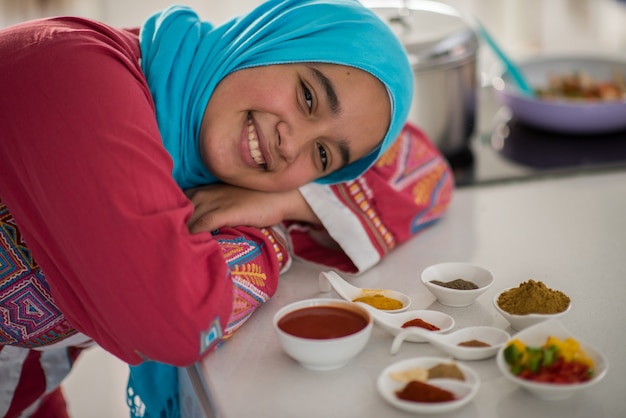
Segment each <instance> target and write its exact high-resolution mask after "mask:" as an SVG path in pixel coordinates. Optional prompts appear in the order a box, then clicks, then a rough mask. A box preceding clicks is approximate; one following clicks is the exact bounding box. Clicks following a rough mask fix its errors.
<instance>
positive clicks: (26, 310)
mask: <svg viewBox="0 0 626 418" xmlns="http://www.w3.org/2000/svg"><path fill="white" fill-rule="evenodd" d="M75 333H76V330H75V329H74V328H73V327H72V326H71V325H70V324H69V323H68V322H67V321H66V319H65V316H64V315H63V314H62V313H61V312H60V311H59V309H58V308H57V307H56V305H55V303H54V300H53V299H52V295H51V293H50V287H49V286H48V283H47V282H46V280H45V276H44V274H43V272H42V271H41V269H40V268H39V266H38V265H37V262H36V261H35V260H34V259H33V257H32V255H31V253H30V251H29V250H28V247H27V246H26V243H25V242H24V240H23V238H22V235H21V234H20V231H19V228H18V227H17V225H16V224H15V221H14V220H13V217H12V216H11V214H10V213H9V210H8V208H7V207H6V205H4V203H3V202H2V201H1V200H0V345H15V346H19V347H27V348H36V347H40V346H44V345H48V344H52V343H55V342H57V341H60V340H62V339H64V338H67V337H69V336H70V335H73V334H75Z"/></svg>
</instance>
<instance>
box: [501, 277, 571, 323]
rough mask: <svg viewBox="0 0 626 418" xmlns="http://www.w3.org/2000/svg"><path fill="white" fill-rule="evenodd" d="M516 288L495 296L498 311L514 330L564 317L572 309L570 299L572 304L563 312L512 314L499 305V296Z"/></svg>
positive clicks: (505, 290)
mask: <svg viewBox="0 0 626 418" xmlns="http://www.w3.org/2000/svg"><path fill="white" fill-rule="evenodd" d="M515 288H516V287H509V288H507V289H504V290H502V291H501V292H499V293H498V294H497V295H495V296H494V297H493V305H494V306H495V308H496V310H497V311H498V313H500V315H502V316H503V317H504V319H506V320H507V321H509V324H511V328H513V329H514V330H517V331H521V330H523V329H524V328H528V327H530V326H531V325H535V324H538V323H539V322H543V321H545V320H548V319H559V318H563V317H564V316H565V315H567V313H568V312H569V311H570V309H572V302H571V301H570V304H569V306H568V307H567V309H566V310H564V311H563V312H558V313H554V314H526V315H513V314H510V313H508V312H507V311H505V310H504V309H502V308H501V307H500V305H498V298H499V297H500V295H501V294H502V293H504V292H507V291H509V290H511V289H515Z"/></svg>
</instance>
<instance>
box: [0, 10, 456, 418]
mask: <svg viewBox="0 0 626 418" xmlns="http://www.w3.org/2000/svg"><path fill="white" fill-rule="evenodd" d="M354 39H358V42H353V41H354ZM42 69H45V71H44V70H42ZM411 83H412V73H411V69H410V66H409V64H408V60H407V57H406V54H405V52H404V49H403V47H402V45H401V44H400V43H399V41H398V40H397V39H396V38H395V36H394V35H393V33H392V32H391V30H390V29H389V28H388V26H387V25H386V24H385V23H384V22H382V21H380V20H379V19H378V17H376V16H375V15H374V13H373V12H371V11H370V10H369V9H367V8H365V7H363V6H362V5H361V4H360V3H359V2H358V1H356V0H271V1H268V2H265V3H263V4H262V5H260V6H259V7H258V8H257V9H254V10H253V11H251V12H250V13H249V14H246V15H244V16H240V17H237V18H235V19H232V20H231V21H229V22H226V23H225V24H223V25H221V26H213V25H212V24H210V23H209V22H205V21H201V20H200V19H199V18H198V16H197V14H196V13H194V12H193V11H192V10H190V9H189V8H186V7H172V8H168V9H166V10H164V11H162V12H158V13H156V14H154V15H153V16H152V17H150V18H149V19H148V20H147V21H146V22H145V23H144V24H143V25H142V26H141V28H137V29H133V30H120V29H116V28H113V27H111V26H108V25H106V24H103V23H101V22H97V21H93V20H88V19H83V18H78V17H58V18H50V19H42V20H36V21H31V22H24V23H21V24H18V25H15V26H12V27H8V28H6V29H3V30H1V31H0V91H2V95H0V132H2V135H1V136H0V167H2V173H3V174H2V176H0V256H1V257H3V259H6V260H10V262H9V263H8V264H7V265H8V266H9V267H8V268H7V269H2V270H0V290H1V291H2V292H0V308H2V311H3V312H5V313H6V314H5V315H4V316H3V321H0V337H1V338H0V376H11V378H9V379H0V416H5V417H7V418H11V417H16V416H20V415H22V413H24V414H30V413H31V412H32V411H35V410H37V409H39V411H40V412H41V411H44V410H45V409H47V408H52V406H51V405H56V406H57V409H59V408H60V407H61V406H62V405H63V402H62V395H61V393H60V391H59V390H57V388H58V385H59V384H60V382H61V381H62V380H63V378H64V377H65V375H66V374H67V373H68V372H69V370H70V369H71V367H72V364H73V361H74V360H76V359H79V358H80V353H81V350H82V349H83V348H84V347H86V346H89V345H91V344H98V345H100V346H101V347H102V348H104V349H105V350H107V351H108V352H110V353H111V354H113V355H115V356H116V357H117V358H119V359H121V360H123V361H124V362H126V363H128V364H130V365H133V366H132V367H131V379H130V383H129V388H128V395H129V405H130V407H131V413H133V414H137V415H142V416H144V417H149V416H153V415H152V414H155V415H157V416H170V415H174V416H175V415H176V414H178V413H179V412H180V411H179V410H178V409H179V405H178V394H177V377H176V376H177V371H176V368H175V367H174V366H188V365H190V364H192V363H194V362H197V361H199V360H201V359H202V358H203V356H206V355H207V354H208V353H210V352H211V351H212V350H213V349H215V348H216V347H218V346H219V345H220V343H221V342H223V341H224V340H225V339H226V338H228V337H229V336H230V335H232V334H233V333H234V332H235V331H236V330H237V329H239V327H241V326H242V325H243V324H244V323H245V322H246V320H247V319H248V318H249V317H250V315H252V313H253V311H254V310H255V309H256V308H257V307H259V306H260V305H261V304H263V303H265V302H266V301H267V300H268V299H269V298H270V297H271V296H272V295H274V293H275V292H276V289H277V284H278V277H279V274H280V273H282V272H284V271H286V270H287V269H288V267H289V265H290V263H291V261H292V257H293V254H296V253H297V254H298V255H299V256H301V257H303V258H306V257H307V256H309V258H313V257H311V256H312V255H313V256H315V257H319V256H320V255H322V256H323V257H322V258H324V259H325V260H324V261H325V262H329V260H331V261H332V263H333V264H334V267H336V268H338V269H341V268H343V269H346V270H350V271H352V272H354V271H363V270H365V269H367V268H369V267H371V266H372V265H373V264H375V263H376V262H377V261H378V260H380V258H381V257H383V256H384V255H385V254H386V253H388V252H389V251H391V250H392V249H393V248H394V247H395V246H396V245H398V244H399V243H401V242H403V241H405V240H407V239H409V238H410V237H411V236H412V235H414V234H416V233H417V232H418V231H420V230H421V229H422V228H424V227H425V226H427V225H430V224H431V223H432V222H433V221H434V220H436V219H438V218H439V217H440V216H441V215H442V214H443V212H444V210H445V208H446V207H447V205H448V203H449V201H450V197H451V192H452V186H453V183H452V178H451V176H450V172H449V168H448V166H447V165H446V163H445V161H444V160H443V159H442V158H441V156H440V155H439V154H438V152H437V151H436V149H435V148H434V147H433V146H432V144H430V143H429V142H428V139H427V138H425V137H424V135H423V134H422V133H421V131H419V130H418V129H416V128H413V127H409V126H405V120H406V116H407V112H408V108H409V106H410V103H411V93H410V92H411V91H412V87H411ZM403 128H404V129H403ZM383 153H384V154H383ZM355 179H358V181H354V182H353V181H352V180H355ZM418 186H419V187H418ZM378 196H384V198H381V199H378V198H377V197H378ZM334 212H338V213H334ZM338 220H339V221H338ZM311 225H313V226H312V228H311V230H308V228H309V227H311ZM287 227H289V230H287V229H286V228H287ZM292 227H295V228H292ZM326 228H328V230H329V231H331V233H330V236H332V239H333V240H334V241H336V243H337V244H336V245H334V247H333V250H330V249H328V248H323V249H320V250H318V249H312V248H313V247H314V245H315V244H313V243H311V242H307V241H306V240H307V238H308V237H313V236H315V237H319V235H320V233H321V232H323V231H325V229H326ZM311 231H313V232H311ZM329 240H330V239H329ZM303 248H304V250H303ZM307 248H308V249H311V250H310V251H308V250H307ZM338 248H339V249H338ZM290 249H293V251H294V253H291V252H290ZM314 261H318V260H314ZM20 303H25V304H26V306H29V307H33V308H32V309H28V310H26V311H24V310H23V309H20V308H19V306H23V305H20ZM16 306H17V307H16ZM33 312H37V313H42V312H43V313H45V314H41V315H39V314H33ZM147 360H154V361H147ZM15 370H19V371H20V373H21V374H20V373H16V372H15ZM29 382H37V383H38V384H37V385H30V384H29ZM46 412H47V411H46ZM57 413H58V414H59V416H63V415H62V414H63V412H60V411H57Z"/></svg>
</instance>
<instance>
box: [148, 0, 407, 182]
mask: <svg viewBox="0 0 626 418" xmlns="http://www.w3.org/2000/svg"><path fill="white" fill-rule="evenodd" d="M140 43H141V54H142V61H141V66H142V69H143V72H144V74H145V76H146V78H147V81H148V86H149V87H150V91H151V92H152V95H153V98H154V102H155V104H156V115H157V121H158V124H159V130H160V132H161V136H162V137H163V142H164V145H165V148H166V149H167V151H168V152H169V153H170V155H171V157H172V159H173V160H174V171H173V176H174V179H175V180H176V182H177V183H178V184H179V185H180V187H182V188H187V187H193V186H199V185H202V184H208V183H214V182H217V181H218V180H217V179H216V178H215V177H214V176H213V175H211V173H209V171H208V170H207V168H206V167H205V166H204V164H203V163H202V159H201V156H200V152H199V146H198V137H199V132H200V124H201V122H202V117H203V115H204V110H205V108H206V106H207V103H208V101H209V98H210V97H211V94H212V93H213V90H214V89H215V87H216V86H217V84H218V83H219V82H220V80H222V79H223V78H224V77H225V76H226V75H228V74H229V73H231V72H233V71H237V70H241V69H244V68H249V67H257V66H262V65H271V64H286V63H301V62H318V63H331V64H341V65H346V66H352V67H356V68H359V69H361V70H364V71H367V72H369V73H370V74H372V75H373V76H375V77H376V78H378V79H379V80H380V81H381V82H382V83H383V84H384V85H385V86H386V88H387V91H388V93H389V97H390V101H391V107H392V115H391V123H390V126H389V129H388V131H387V133H386V135H385V137H384V138H383V141H382V144H381V145H380V147H378V148H377V149H376V150H374V151H373V152H372V153H370V154H369V155H367V156H365V157H363V158H362V159H360V160H358V161H354V162H353V163H351V164H349V165H348V166H346V167H344V168H342V169H340V170H338V171H335V172H333V173H331V174H329V175H327V176H325V177H322V178H320V179H318V180H317V182H318V183H322V184H332V183H339V182H342V181H347V180H352V179H355V178H356V177H358V176H359V175H360V174H362V173H363V172H364V171H365V170H367V168H369V167H370V166H371V165H372V164H373V163H374V161H375V160H376V159H377V158H378V157H379V156H380V155H381V153H383V152H384V151H385V150H386V149H387V148H389V146H390V145H391V144H392V143H393V141H394V140H395V139H396V137H397V136H398V135H399V133H400V131H401V129H402V127H403V125H404V123H405V121H406V118H407V116H408V111H409V107H410V105H411V100H412V92H413V75H412V70H411V67H410V64H409V62H408V59H407V56H406V53H405V50H404V47H403V46H402V44H401V43H400V41H399V40H398V39H397V37H396V36H395V35H394V34H393V32H392V31H391V30H390V29H389V27H388V26H387V25H386V24H385V23H384V22H383V21H382V20H381V19H379V18H378V17H377V16H376V15H375V14H374V13H373V12H372V11H371V10H370V9H368V8H366V7H364V6H362V5H361V4H360V3H359V2H358V1H356V0H270V1H267V2H265V3H263V4H261V5H260V6H259V7H257V8H256V9H254V10H253V11H252V12H250V13H249V14H246V15H244V16H241V17H238V18H235V19H233V20H230V21H229V22H226V23H225V24H223V25H221V26H213V25H212V24H211V23H209V22H206V21H202V20H200V19H199V17H198V15H197V14H196V13H195V12H194V11H192V10H191V9H189V8H187V7H182V6H173V7H170V8H168V9H166V10H164V11H162V12H158V13H156V14H154V15H153V16H151V17H150V18H149V19H148V20H147V21H146V23H145V24H144V25H143V27H142V28H141V32H140Z"/></svg>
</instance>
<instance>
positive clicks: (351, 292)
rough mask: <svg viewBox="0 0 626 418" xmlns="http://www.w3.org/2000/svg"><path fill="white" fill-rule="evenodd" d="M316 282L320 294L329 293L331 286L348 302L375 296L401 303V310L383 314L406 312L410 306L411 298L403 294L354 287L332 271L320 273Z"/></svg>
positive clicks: (388, 290)
mask: <svg viewBox="0 0 626 418" xmlns="http://www.w3.org/2000/svg"><path fill="white" fill-rule="evenodd" d="M318 280H319V288H320V292H323V293H326V292H330V289H331V286H332V288H333V289H335V292H337V294H338V295H339V296H341V297H342V298H344V299H345V300H347V301H350V302H352V301H354V299H356V298H359V297H363V296H373V295H377V294H378V295H383V296H385V297H388V298H392V299H396V300H399V301H400V302H402V308H400V309H391V310H385V312H403V311H406V310H407V308H408V307H409V306H410V305H411V298H410V297H408V296H407V295H405V294H404V293H401V292H398V291H396V290H390V289H367V288H360V287H356V286H353V285H351V284H350V283H348V282H347V281H345V280H344V279H342V278H341V276H339V275H338V274H337V273H335V272H334V271H326V272H321V273H320V275H319V278H318Z"/></svg>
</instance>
